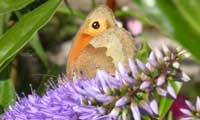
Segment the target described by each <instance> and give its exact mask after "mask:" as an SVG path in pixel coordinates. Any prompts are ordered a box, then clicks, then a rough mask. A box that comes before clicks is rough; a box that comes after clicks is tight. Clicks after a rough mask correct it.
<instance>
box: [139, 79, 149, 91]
mask: <svg viewBox="0 0 200 120" xmlns="http://www.w3.org/2000/svg"><path fill="white" fill-rule="evenodd" d="M150 85H151V82H150V81H144V82H142V84H141V85H140V89H142V90H144V89H147V88H149V86H150Z"/></svg>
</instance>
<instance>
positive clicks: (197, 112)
mask: <svg viewBox="0 0 200 120" xmlns="http://www.w3.org/2000/svg"><path fill="white" fill-rule="evenodd" d="M185 103H186V104H187V106H188V109H186V108H181V109H180V111H181V112H182V113H184V114H185V115H186V116H187V117H184V118H182V119H181V120H199V119H200V97H199V96H198V97H197V100H196V105H195V106H194V105H192V103H191V102H190V101H188V100H185Z"/></svg>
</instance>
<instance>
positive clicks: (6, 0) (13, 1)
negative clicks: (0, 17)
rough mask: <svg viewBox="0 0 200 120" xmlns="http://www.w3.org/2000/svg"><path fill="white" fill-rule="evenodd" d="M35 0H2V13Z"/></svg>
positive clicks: (0, 8)
mask: <svg viewBox="0 0 200 120" xmlns="http://www.w3.org/2000/svg"><path fill="white" fill-rule="evenodd" d="M31 2H33V0H0V14H1V13H5V12H11V11H13V10H17V9H20V8H23V7H24V6H26V5H27V4H29V3H31Z"/></svg>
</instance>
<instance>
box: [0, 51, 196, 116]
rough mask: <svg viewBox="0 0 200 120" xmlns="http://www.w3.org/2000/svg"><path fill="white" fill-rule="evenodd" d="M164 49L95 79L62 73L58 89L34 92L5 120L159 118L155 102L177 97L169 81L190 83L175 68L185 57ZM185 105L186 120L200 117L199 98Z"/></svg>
mask: <svg viewBox="0 0 200 120" xmlns="http://www.w3.org/2000/svg"><path fill="white" fill-rule="evenodd" d="M162 51H163V52H161V51H159V50H158V49H156V50H155V51H154V52H151V54H150V56H149V58H148V62H147V63H143V62H141V61H140V60H138V59H129V60H128V62H129V68H130V69H127V68H126V67H125V66H124V65H123V64H122V63H119V66H118V70H116V71H115V75H113V74H112V75H111V74H109V73H107V72H105V71H102V70H97V73H96V77H95V78H92V79H87V78H84V79H83V78H79V77H78V76H75V77H74V80H73V82H72V81H70V80H68V79H67V78H66V76H64V75H62V76H60V77H59V84H58V85H56V84H55V83H52V82H50V87H49V89H48V90H47V92H46V94H44V95H43V96H42V97H40V96H38V95H36V94H35V93H32V95H28V97H24V98H21V99H20V98H19V99H18V102H16V103H15V105H13V106H11V107H9V109H8V110H6V111H5V113H4V114H3V118H2V119H3V120H13V119H16V120H29V119H34V120H51V119H53V120H66V119H69V120H118V119H122V120H130V119H133V118H134V120H141V119H142V117H143V115H145V116H146V117H149V118H155V119H156V118H157V117H158V111H159V110H158V104H157V102H156V101H155V100H154V99H152V98H154V96H155V95H157V94H159V95H161V96H165V97H170V98H176V92H175V90H174V88H173V87H172V86H171V84H170V81H169V78H172V79H174V80H177V81H178V82H186V81H188V80H189V77H188V76H187V75H186V74H185V73H183V71H181V69H180V67H175V68H174V67H173V64H174V63H177V64H179V60H180V59H179V57H180V56H179V55H180V54H181V53H179V52H178V51H170V50H169V49H166V48H163V50H162ZM181 55H182V54H181ZM161 63H162V64H161ZM175 66H176V65H175ZM170 80H171V79H170ZM50 88H51V89H50ZM158 97H159V96H158ZM158 100H159V99H158ZM186 104H187V105H188V107H189V110H182V112H183V113H185V114H187V115H189V116H188V117H187V118H188V119H189V118H200V116H199V115H200V113H199V111H200V98H199V97H197V102H196V105H195V106H193V105H191V103H190V102H186ZM190 113H191V114H190Z"/></svg>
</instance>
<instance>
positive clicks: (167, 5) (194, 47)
mask: <svg viewBox="0 0 200 120" xmlns="http://www.w3.org/2000/svg"><path fill="white" fill-rule="evenodd" d="M133 1H134V2H135V3H136V4H137V5H138V7H139V9H140V10H141V11H142V12H143V13H144V14H145V15H146V16H147V17H148V18H149V19H150V21H152V22H153V23H154V25H155V26H156V27H157V28H159V29H160V30H161V32H162V33H164V34H166V35H168V36H169V37H171V38H174V39H175V40H177V41H178V42H179V43H181V44H182V46H183V47H185V48H186V49H187V50H188V51H189V52H191V53H192V54H193V56H194V57H195V58H197V60H198V62H200V52H199V51H200V47H199V44H200V21H199V20H200V13H199V7H200V1H199V0H181V1H180V0H153V1H150V0H133Z"/></svg>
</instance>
